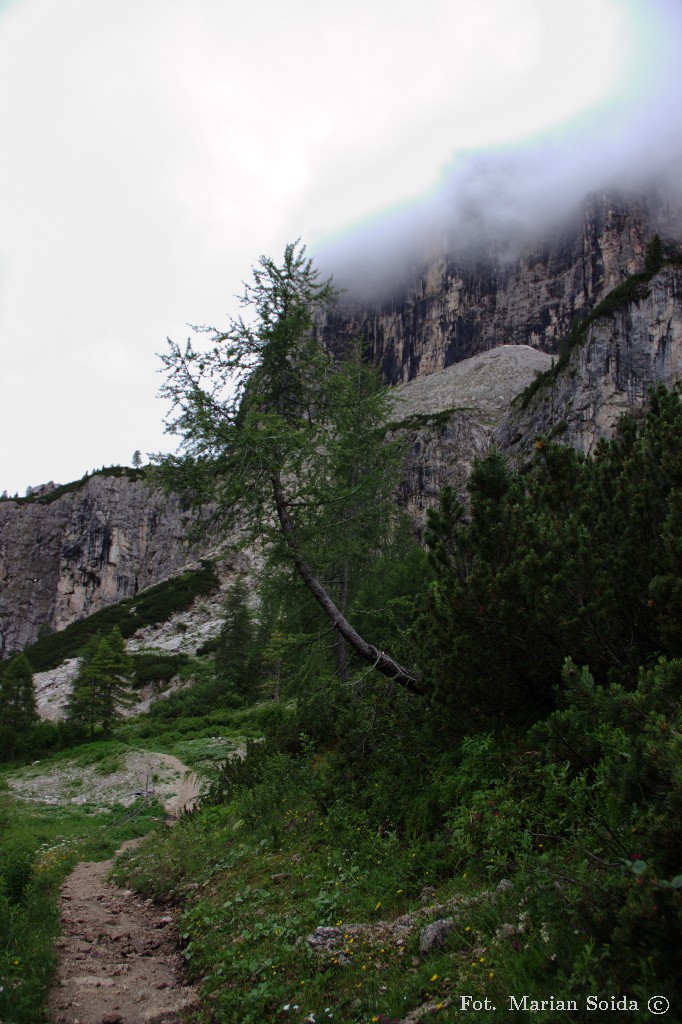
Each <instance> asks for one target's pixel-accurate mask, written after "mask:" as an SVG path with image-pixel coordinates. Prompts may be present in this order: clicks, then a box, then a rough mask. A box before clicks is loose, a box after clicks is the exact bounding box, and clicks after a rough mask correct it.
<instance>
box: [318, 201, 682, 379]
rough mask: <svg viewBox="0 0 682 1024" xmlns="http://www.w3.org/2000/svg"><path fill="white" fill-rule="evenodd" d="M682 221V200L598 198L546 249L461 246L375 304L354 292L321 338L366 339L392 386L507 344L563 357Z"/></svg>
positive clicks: (533, 244)
mask: <svg viewBox="0 0 682 1024" xmlns="http://www.w3.org/2000/svg"><path fill="white" fill-rule="evenodd" d="M681 221H682V212H681V205H680V202H679V200H678V199H676V198H672V197H671V196H670V195H667V194H663V193H661V192H654V191H652V192H651V194H649V195H648V196H646V197H639V198H632V197H628V198H625V197H622V196H619V195H615V194H612V193H601V194H594V195H592V196H591V197H590V198H589V199H588V200H587V201H586V202H585V204H584V207H583V208H582V210H581V211H579V212H576V215H575V217H574V218H572V219H571V220H569V221H567V222H565V223H564V224H563V226H562V227H560V228H555V229H553V231H552V232H551V233H550V234H549V235H545V236H543V237H542V238H541V239H539V240H535V241H532V240H527V241H526V242H523V243H519V242H518V241H517V242H514V241H513V240H510V239H509V238H497V239H495V238H491V239H489V240H488V241H487V242H486V243H485V244H482V245H481V248H480V249H479V251H478V252H475V253H471V252H469V253H466V252H457V251H456V247H455V248H453V249H452V250H451V251H449V252H442V253H441V254H439V255H437V256H432V257H431V258H430V259H428V260H425V261H424V263H423V265H422V268H421V270H420V271H419V272H417V273H415V274H414V275H413V277H412V278H411V279H410V280H409V281H408V282H407V283H405V284H403V285H401V287H400V288H398V289H396V290H394V291H393V293H392V294H390V295H389V296H387V297H385V298H383V299H381V300H378V301H375V302H373V303H370V304H367V303H363V304H360V303H357V302H354V301H353V299H352V292H351V293H349V295H348V296H346V297H345V298H344V300H343V301H342V303H341V304H340V305H339V308H338V310H337V311H336V312H335V314H334V315H333V316H332V317H330V318H329V320H328V321H327V322H326V324H325V325H324V326H323V334H324V336H325V337H326V338H327V339H328V340H329V342H330V343H332V344H336V345H340V344H342V343H343V339H344V338H348V337H353V336H357V335H362V336H364V337H365V338H366V340H367V344H368V349H369V351H370V352H371V356H372V358H373V359H374V361H375V362H376V363H377V365H379V366H380V367H381V369H382V372H383V374H384V377H385V379H386V380H387V381H389V382H390V383H398V382H401V381H408V380H412V379H413V378H414V377H419V376H423V375H425V374H430V373H434V372H437V371H439V370H442V369H444V368H445V367H447V366H450V365H452V364H453V363H457V362H459V361H461V360H463V359H467V358H468V357H470V356H472V355H474V354H476V353H478V352H484V351H487V350H489V349H492V348H496V347H497V346H499V345H517V344H523V345H531V346H533V347H535V348H539V349H542V350H543V351H545V352H550V353H552V352H557V351H558V348H559V343H560V342H561V340H562V338H564V337H565V336H566V335H567V334H568V332H569V330H570V327H571V323H572V321H573V318H574V317H576V316H578V317H583V316H584V315H585V314H586V313H587V312H589V310H591V309H592V308H594V306H595V305H596V304H597V303H598V302H599V301H600V300H601V299H602V298H603V297H604V295H605V294H606V293H607V292H609V291H610V290H611V289H612V288H613V287H614V286H615V285H616V284H618V283H619V282H620V281H622V280H623V279H624V278H625V277H627V276H628V275H630V274H633V273H636V272H638V271H641V269H642V267H643V265H644V259H645V252H646V247H647V244H648V242H649V241H650V239H651V238H652V236H653V235H654V234H655V233H657V232H658V233H659V234H660V235H661V237H662V238H663V239H664V240H665V241H666V243H667V244H671V242H672V243H675V242H676V240H678V239H680V237H682V233H681ZM454 244H455V243H453V245H454Z"/></svg>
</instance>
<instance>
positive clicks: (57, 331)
mask: <svg viewBox="0 0 682 1024" xmlns="http://www.w3.org/2000/svg"><path fill="white" fill-rule="evenodd" d="M681 6H682V5H680V3H679V0H571V3H566V0H420V3H419V4H417V3H415V2H414V0H412V2H410V3H407V2H404V0H345V2H344V3H343V4H341V3H338V4H324V3H320V2H319V0H261V3H259V4H254V3H251V4H247V3H246V2H244V0H241V2H236V0H117V2H116V3H112V2H110V0H59V2H56V0H0V437H1V446H0V490H3V489H5V488H6V489H7V490H8V491H9V492H10V494H11V493H13V492H14V491H18V492H19V493H20V494H23V492H24V490H25V488H26V487H27V485H35V484H38V483H41V482H44V481H47V480H50V479H52V480H55V481H57V482H66V481H68V480H72V479H76V478H78V477H80V476H81V475H82V474H83V473H84V472H85V471H86V470H91V469H93V468H95V467H99V466H101V465H103V464H105V465H108V464H110V463H127V464H129V463H130V459H131V456H132V453H133V451H134V450H135V449H141V451H142V452H143V453H146V452H149V451H157V450H160V449H168V448H170V447H172V444H173V442H172V439H170V438H168V437H164V435H163V427H162V419H163V415H164V413H165V411H166V410H165V407H164V405H163V403H162V402H160V401H159V400H158V399H157V398H156V397H155V396H156V393H157V390H158V387H159V385H160V382H161V379H160V377H159V375H158V373H157V372H156V371H157V370H158V366H159V361H158V358H157V355H156V354H157V353H158V352H160V351H162V350H163V349H164V348H165V338H166V336H170V337H173V338H174V339H175V340H178V341H183V340H184V338H185V337H186V336H187V335H188V333H189V331H188V328H187V326H186V325H187V323H210V324H213V325H215V326H220V324H221V323H224V321H225V315H226V314H227V313H229V312H235V311H236V303H235V301H234V295H235V293H236V292H239V291H240V290H241V281H242V280H243V279H244V278H246V277H248V275H249V268H250V266H251V265H252V264H253V263H254V262H255V261H256V260H257V258H258V256H259V255H260V254H261V253H267V254H269V255H274V256H278V255H280V253H281V251H282V249H283V247H284V245H285V244H286V242H288V241H291V240H293V239H294V238H296V237H299V236H301V237H302V238H303V239H304V241H307V242H308V243H309V244H310V246H311V247H312V249H313V250H314V249H315V247H317V246H320V245H322V244H323V243H324V242H325V240H328V239H329V238H330V237H338V236H339V235H343V236H345V237H348V235H349V234H351V235H352V232H353V230H354V229H355V228H356V227H357V226H361V225H363V224H366V223H367V221H368V219H371V218H376V217H377V215H378V214H380V213H381V212H382V211H385V210H387V209H389V208H403V209H404V208H405V205H406V204H409V203H411V202H414V201H417V200H419V198H420V197H423V196H424V195H431V196H433V195H434V194H435V193H437V191H438V188H439V187H440V185H441V184H442V183H443V181H444V180H445V178H444V175H445V169H446V168H447V167H449V166H451V165H452V162H453V160H456V157H457V155H458V154H459V155H460V156H461V155H462V154H467V153H470V152H472V151H476V150H479V151H480V150H482V151H484V152H489V151H491V150H492V151H498V150H500V149H502V150H503V151H505V152H507V153H509V152H513V151H515V150H516V149H517V148H518V147H524V146H527V145H529V144H532V143H537V140H538V138H542V137H543V136H544V134H545V133H547V132H554V135H555V137H556V132H557V130H560V129H561V128H562V126H565V127H566V130H569V129H570V130H572V131H574V130H575V129H576V126H584V127H585V131H586V132H587V133H588V134H587V135H585V138H586V139H588V138H590V139H591V142H589V143H587V142H586V143H585V145H586V146H587V145H590V146H593V145H594V144H595V138H596V137H597V136H598V135H599V134H600V132H599V131H597V133H596V135H595V134H594V132H593V134H592V136H589V131H590V126H592V128H593V127H594V125H596V124H602V123H604V122H603V119H604V117H605V116H606V115H608V119H609V121H610V123H612V124H613V123H616V122H617V123H618V124H619V125H620V128H619V131H623V132H625V133H626V135H627V133H630V136H632V139H634V144H633V145H632V146H631V148H630V150H629V152H633V153H636V152H638V151H639V150H641V143H639V142H637V140H636V139H635V138H634V136H635V135H636V133H637V131H639V130H644V128H643V126H644V125H649V130H650V129H651V124H652V123H654V122H655V121H656V118H659V120H660V123H661V126H662V130H663V131H665V130H666V127H665V126H666V124H667V123H669V121H670V119H673V120H674V121H677V122H678V123H679V120H680V113H679V111H680V101H681V100H682V95H681V94H680V90H679V81H680V80H679V77H677V72H676V71H675V68H676V66H677V62H678V60H679V56H678V55H679V50H680V44H682V28H681V26H682V20H681V18H680V14H681V10H680V8H681ZM652 118H653V120H652ZM600 119H601V120H600ZM632 139H631V141H632ZM587 163H588V164H589V166H590V174H591V173H592V171H593V170H594V169H595V168H594V167H593V164H591V163H590V161H589V160H588V161H587ZM597 163H598V161H597ZM597 170H598V167H597ZM571 173H572V174H573V170H571ZM576 173H577V171H576ZM445 177H447V176H445ZM594 184H595V185H599V184H600V182H599V181H595V183H594Z"/></svg>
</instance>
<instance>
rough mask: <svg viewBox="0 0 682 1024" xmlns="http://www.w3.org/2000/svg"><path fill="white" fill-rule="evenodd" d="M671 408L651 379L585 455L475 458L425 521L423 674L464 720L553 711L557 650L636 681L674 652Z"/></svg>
mask: <svg viewBox="0 0 682 1024" xmlns="http://www.w3.org/2000/svg"><path fill="white" fill-rule="evenodd" d="M681 526H682V406H681V403H680V397H679V394H678V393H677V392H672V393H670V392H667V391H666V390H665V389H663V388H659V389H657V390H656V391H654V392H653V393H652V395H651V401H650V406H649V411H648V413H647V415H646V417H645V419H644V420H643V422H642V423H641V424H640V426H639V427H638V426H637V424H636V423H635V421H634V420H632V419H624V420H623V421H622V423H621V425H620V428H619V431H618V433H617V435H616V437H615V438H614V439H613V440H612V441H609V442H605V443H602V444H601V445H600V446H599V447H598V449H597V451H596V454H595V456H594V457H593V458H585V457H583V456H581V455H579V454H578V453H576V452H575V451H573V450H572V449H570V448H567V447H564V446H561V445H558V444H551V443H549V442H545V441H544V440H543V439H538V441H537V442H536V457H535V460H534V463H533V464H532V465H531V466H529V467H527V468H526V469H525V470H524V471H522V472H513V471H512V470H511V469H510V468H509V467H508V466H507V464H506V463H505V460H504V458H503V457H502V455H501V454H500V453H499V452H496V451H493V452H491V453H490V454H489V455H488V456H487V458H485V459H484V460H482V461H481V462H479V463H478V464H477V465H476V467H475V469H474V471H473V473H472V476H471V479H470V481H469V504H468V508H467V507H466V506H465V504H464V503H463V502H462V501H461V500H460V499H459V498H458V497H457V496H456V495H455V494H454V493H453V492H451V491H448V490H446V491H445V493H444V494H443V497H442V501H441V506H440V509H439V511H437V512H435V513H433V514H432V515H431V517H430V520H429V532H428V538H427V539H428V542H429V545H430V548H431V559H432V563H433V566H434V569H435V572H436V581H435V583H434V584H433V586H432V587H431V590H430V593H429V597H428V599H427V601H426V602H425V605H424V610H423V615H422V618H421V620H420V627H419V628H420V629H421V632H422V635H423V636H424V637H425V639H426V644H425V654H424V665H423V669H424V673H425V675H428V677H429V679H430V683H431V686H432V687H433V690H434V691H435V693H436V694H437V695H438V696H439V697H440V698H442V699H443V700H444V701H445V702H449V703H451V704H452V705H453V707H454V706H456V707H457V709H458V710H457V713H458V715H460V716H461V720H462V725H463V727H464V726H465V725H466V724H468V725H469V726H471V725H472V724H475V723H479V724H480V723H481V722H482V721H486V720H487V721H491V720H499V716H500V714H502V715H505V714H514V713H523V712H528V713H529V714H531V715H536V714H538V713H540V712H542V711H546V710H548V709H550V708H551V707H552V706H553V704H554V701H555V687H556V684H557V680H558V679H559V678H560V674H561V667H562V665H563V661H564V659H565V657H566V656H570V657H572V658H573V659H574V660H575V661H576V662H578V663H580V664H589V665H590V667H591V669H592V671H593V672H594V674H595V677H596V678H597V679H598V680H599V681H601V682H604V681H605V680H606V679H607V678H610V679H613V680H619V681H622V682H624V683H626V684H627V683H628V682H629V683H630V684H633V681H634V679H635V678H636V674H637V669H638V666H640V665H641V664H647V663H650V662H651V661H652V660H653V659H655V658H656V657H658V656H659V655H666V656H669V657H679V655H680V653H682V650H681V645H682V631H681V629H680V621H682V620H681V617H680V613H682V582H681V580H682V575H681V571H680V570H681V569H682V548H681V546H680V542H679V537H680V527H681Z"/></svg>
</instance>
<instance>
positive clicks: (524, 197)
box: [317, 0, 682, 299]
mask: <svg viewBox="0 0 682 1024" xmlns="http://www.w3.org/2000/svg"><path fill="white" fill-rule="evenodd" d="M631 6H632V12H631V13H633V15H634V13H637V15H638V17H637V18H635V20H634V22H633V25H635V26H636V27H637V29H638V32H639V34H638V36H637V46H636V49H635V52H633V54H632V55H631V60H632V67H633V68H634V69H635V70H636V73H635V74H634V75H632V76H631V77H630V78H629V79H628V80H627V81H626V83H625V86H624V88H623V89H622V90H621V91H620V92H619V93H618V94H617V95H615V96H613V97H610V98H609V99H608V100H607V101H606V102H604V103H602V104H601V105H599V106H597V107H596V108H593V109H591V110H588V111H587V112H586V113H583V114H582V115H581V116H578V117H576V118H574V119H573V120H571V121H569V122H567V123H563V124H561V125H560V126H558V127H555V128H554V129H552V130H551V131H546V132H543V133H540V134H539V135H537V136H536V137H534V138H531V139H530V140H528V141H525V142H524V143H521V144H519V143H513V144H508V145H496V146H489V147H485V148H479V149H471V148H468V149H460V150H457V148H456V147H453V151H454V155H453V157H452V159H451V160H450V161H449V162H448V163H447V164H446V165H445V166H444V168H443V169H442V171H441V175H440V179H439V181H438V183H437V184H436V185H435V186H434V187H433V188H432V189H431V190H430V191H429V192H428V193H427V194H425V195H423V196H422V197H420V198H418V199H416V200H414V201H407V202H403V203H401V204H396V206H394V207H393V208H392V209H388V210H384V211H383V212H380V213H375V214H374V215H373V216H372V217H368V218H366V219H365V220H364V222H362V223H358V224H356V225H355V226H353V227H350V228H346V230H344V231H343V232H340V233H337V234H336V235H331V236H329V237H328V238H327V239H325V240H321V241H318V244H317V254H318V260H319V262H320V265H321V266H322V268H323V269H324V271H325V273H333V274H334V275H335V278H336V280H337V283H338V284H339V285H341V286H342V287H346V288H348V289H349V290H350V292H351V295H352V296H353V297H356V298H365V299H366V298H371V297H377V296H380V295H382V294H384V293H385V292H387V291H390V290H392V289H394V288H396V287H400V285H401V283H402V281H403V279H404V278H405V277H408V278H409V276H410V275H412V274H413V273H414V272H416V271H417V269H418V267H419V266H420V264H422V263H423V261H424V259H425V258H427V257H428V256H429V255H434V254H437V253H441V252H445V251H447V252H450V253H456V252H460V253H467V254H469V255H475V254H476V253H477V252H479V251H481V250H483V249H484V248H485V246H486V245H487V244H488V243H489V242H490V240H491V239H495V241H496V245H497V247H498V249H499V244H500V243H501V242H502V243H504V242H505V241H506V242H507V243H508V244H509V246H510V247H511V248H513V247H514V246H515V245H518V244H519V243H521V242H522V241H523V240H524V239H526V240H527V239H531V238H537V237H539V236H542V235H543V234H544V233H546V232H548V231H551V230H553V229H554V228H556V227H558V226H560V225H561V224H562V223H563V222H564V221H565V220H566V218H568V217H570V216H572V215H574V214H575V212H576V210H577V208H578V206H579V204H580V203H581V202H582V200H583V199H584V197H585V196H586V195H587V194H588V193H590V192H592V191H595V190H616V191H623V192H631V191H642V190H647V189H652V188H653V189H656V188H663V189H664V190H665V191H667V192H670V193H671V194H672V195H675V196H677V198H678V200H679V199H680V198H681V197H682V174H681V172H682V120H681V119H680V117H679V114H678V108H679V102H680V98H682V66H681V65H680V62H679V60H678V53H677V44H678V43H679V42H680V41H681V40H682V6H681V5H678V4H677V3H675V2H674V0H652V3H651V5H650V7H649V8H648V13H647V17H646V18H644V16H643V14H642V11H641V9H640V8H639V7H638V5H634V4H633V5H631ZM584 70H586V69H584Z"/></svg>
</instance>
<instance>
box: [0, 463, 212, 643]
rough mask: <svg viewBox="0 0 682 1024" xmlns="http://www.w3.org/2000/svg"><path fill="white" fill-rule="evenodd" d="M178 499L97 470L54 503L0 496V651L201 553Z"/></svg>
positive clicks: (149, 581) (126, 594)
mask: <svg viewBox="0 0 682 1024" xmlns="http://www.w3.org/2000/svg"><path fill="white" fill-rule="evenodd" d="M187 522H188V517H187V515H186V514H185V513H183V510H182V509H181V507H180V505H179V502H178V500H177V498H174V497H171V498H168V499H167V498H166V497H165V496H164V495H162V494H161V493H160V492H159V491H157V490H152V489H150V488H149V487H148V486H147V485H146V483H145V482H144V481H142V480H131V479H129V478H127V477H110V476H100V475H95V476H92V477H90V478H89V479H88V480H86V481H84V482H83V484H82V486H80V487H79V488H78V489H77V490H74V491H70V492H68V493H66V494H63V495H61V496H60V497H57V498H56V499H54V500H53V501H49V502H47V503H42V502H38V501H36V502H27V503H22V502H15V501H3V502H0V656H3V657H4V656H6V655H7V654H8V653H10V652H11V651H14V650H18V649H20V648H22V647H23V646H24V645H25V644H27V643H30V642H31V641H33V640H35V639H36V637H37V635H38V631H39V629H40V627H41V626H42V625H44V624H47V625H49V626H50V627H51V628H53V629H62V628H63V627H64V626H67V625H68V624H69V623H70V622H73V621H74V620H76V619H79V618H82V617H83V616H85V615H89V614H91V613H92V612H95V611H97V610H98V609H100V608H103V607H105V606H106V605H110V604H113V603H115V602H116V601H120V600H122V599H123V598H126V597H130V596H132V595H133V594H135V593H137V591H138V590H142V589H144V588H145V587H148V586H151V585H152V584H154V583H158V582H159V581H160V580H162V579H165V578H166V577H167V576H169V575H171V574H172V573H173V572H176V571H177V570H178V569H180V568H182V567H183V566H184V565H185V564H188V563H189V562H191V561H192V560H193V558H195V557H196V555H193V554H192V552H190V551H189V549H188V547H187V545H186V543H185V534H186V527H187Z"/></svg>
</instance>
